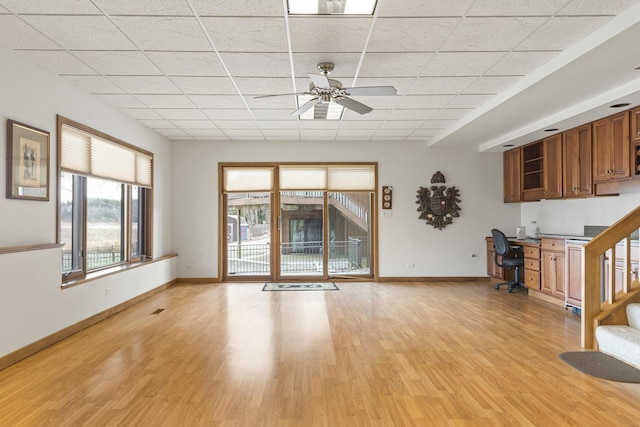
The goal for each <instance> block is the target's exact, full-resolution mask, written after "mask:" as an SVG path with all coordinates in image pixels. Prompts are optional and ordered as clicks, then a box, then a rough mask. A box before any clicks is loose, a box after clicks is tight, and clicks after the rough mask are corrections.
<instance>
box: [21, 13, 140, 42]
mask: <svg viewBox="0 0 640 427" xmlns="http://www.w3.org/2000/svg"><path fill="white" fill-rule="evenodd" d="M22 19H24V20H25V21H27V22H28V23H29V24H31V25H32V26H33V27H35V28H36V29H37V30H38V31H40V32H42V33H43V34H44V35H46V36H47V37H49V38H50V39H52V40H53V41H55V42H56V43H58V44H59V45H60V46H61V47H62V48H64V49H69V50H73V49H99V50H107V49H112V50H127V49H135V46H134V45H133V43H131V41H130V40H129V39H128V38H127V37H126V36H125V35H124V34H123V33H122V32H120V30H119V29H118V27H116V26H115V25H114V24H113V23H112V22H111V21H110V20H109V19H108V18H106V17H104V16H73V15H66V16H64V15H63V16H49V15H23V16H22Z"/></svg>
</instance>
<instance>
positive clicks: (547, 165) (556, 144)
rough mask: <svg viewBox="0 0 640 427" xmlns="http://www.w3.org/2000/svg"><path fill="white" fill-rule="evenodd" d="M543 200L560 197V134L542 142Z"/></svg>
mask: <svg viewBox="0 0 640 427" xmlns="http://www.w3.org/2000/svg"><path fill="white" fill-rule="evenodd" d="M542 143H543V153H544V154H543V156H544V157H543V159H544V160H543V161H544V166H543V168H542V170H543V171H544V198H545V199H559V198H560V197H562V134H557V135H554V136H552V137H549V138H546V139H545V140H544V141H543V142H542Z"/></svg>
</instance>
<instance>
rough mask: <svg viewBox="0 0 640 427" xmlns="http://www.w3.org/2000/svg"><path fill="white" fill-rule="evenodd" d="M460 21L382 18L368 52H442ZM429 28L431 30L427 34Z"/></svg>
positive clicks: (452, 19)
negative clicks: (444, 43) (447, 39)
mask: <svg viewBox="0 0 640 427" xmlns="http://www.w3.org/2000/svg"><path fill="white" fill-rule="evenodd" d="M459 20H460V18H378V20H377V21H376V25H375V27H374V31H373V33H372V35H371V39H370V41H369V45H368V46H367V52H428V51H436V50H438V49H440V46H442V43H443V42H444V40H445V39H446V38H447V37H448V36H449V34H451V32H452V31H453V30H454V29H455V28H456V24H457V23H458V21H459ZM425 28H428V29H429V31H425Z"/></svg>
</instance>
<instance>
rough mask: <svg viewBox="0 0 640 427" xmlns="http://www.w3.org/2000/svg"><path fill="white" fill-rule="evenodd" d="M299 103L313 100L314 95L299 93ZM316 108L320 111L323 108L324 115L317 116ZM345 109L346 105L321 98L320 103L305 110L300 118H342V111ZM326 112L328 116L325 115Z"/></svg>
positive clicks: (300, 104) (302, 103)
mask: <svg viewBox="0 0 640 427" xmlns="http://www.w3.org/2000/svg"><path fill="white" fill-rule="evenodd" d="M297 98H298V105H299V106H302V105H304V104H305V103H307V102H309V101H310V100H312V99H313V98H314V97H313V96H310V95H298V96H297ZM316 109H318V112H320V110H322V116H323V117H317V116H318V114H316ZM343 111H344V107H343V106H342V105H339V104H336V103H335V102H332V101H331V102H325V101H323V100H321V101H320V102H319V103H318V104H316V105H315V106H314V107H313V108H311V109H309V110H307V111H305V112H304V113H302V114H300V115H299V116H298V117H299V118H300V120H340V119H342V112H343ZM325 114H326V117H324V116H325Z"/></svg>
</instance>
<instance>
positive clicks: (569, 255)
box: [565, 244, 582, 307]
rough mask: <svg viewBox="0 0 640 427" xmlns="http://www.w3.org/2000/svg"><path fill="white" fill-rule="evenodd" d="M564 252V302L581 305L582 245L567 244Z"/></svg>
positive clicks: (575, 305)
mask: <svg viewBox="0 0 640 427" xmlns="http://www.w3.org/2000/svg"><path fill="white" fill-rule="evenodd" d="M565 253H566V259H565V272H566V275H565V302H566V303H567V305H571V306H574V307H582V246H581V245H569V244H567V250H566V252H565Z"/></svg>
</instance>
